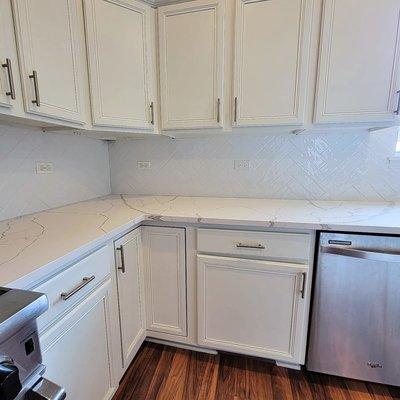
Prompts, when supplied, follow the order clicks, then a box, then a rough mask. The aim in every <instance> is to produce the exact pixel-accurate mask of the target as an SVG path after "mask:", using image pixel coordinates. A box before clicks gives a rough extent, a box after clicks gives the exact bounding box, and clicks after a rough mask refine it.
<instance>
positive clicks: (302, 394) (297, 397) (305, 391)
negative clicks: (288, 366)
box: [288, 370, 314, 400]
mask: <svg viewBox="0 0 400 400" xmlns="http://www.w3.org/2000/svg"><path fill="white" fill-rule="evenodd" d="M288 375H289V380H290V385H291V388H292V395H293V399H294V400H304V399H310V400H311V399H314V397H313V394H312V390H311V386H310V383H309V382H308V381H307V379H306V377H307V376H306V375H305V374H304V373H303V372H301V371H295V370H288Z"/></svg>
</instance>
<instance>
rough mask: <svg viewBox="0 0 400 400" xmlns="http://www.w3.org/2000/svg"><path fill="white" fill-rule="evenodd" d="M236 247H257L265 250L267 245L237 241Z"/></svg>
mask: <svg viewBox="0 0 400 400" xmlns="http://www.w3.org/2000/svg"><path fill="white" fill-rule="evenodd" d="M236 247H237V248H238V249H257V250H264V249H265V246H263V245H262V244H261V243H260V244H245V243H237V244H236Z"/></svg>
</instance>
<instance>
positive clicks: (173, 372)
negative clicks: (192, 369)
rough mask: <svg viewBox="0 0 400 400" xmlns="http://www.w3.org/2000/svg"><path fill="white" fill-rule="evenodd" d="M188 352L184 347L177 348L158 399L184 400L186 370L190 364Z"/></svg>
mask: <svg viewBox="0 0 400 400" xmlns="http://www.w3.org/2000/svg"><path fill="white" fill-rule="evenodd" d="M188 354H189V353H188V352H187V351H185V350H182V349H176V351H175V354H174V357H173V359H172V364H171V369H170V371H169V373H168V376H167V377H166V379H165V380H164V382H163V384H162V386H161V387H160V390H159V392H158V395H157V397H156V399H157V400H181V399H182V400H183V398H184V397H183V394H184V391H185V385H186V380H185V378H186V371H187V369H188V366H189V357H188Z"/></svg>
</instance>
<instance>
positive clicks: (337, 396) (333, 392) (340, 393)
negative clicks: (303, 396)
mask: <svg viewBox="0 0 400 400" xmlns="http://www.w3.org/2000/svg"><path fill="white" fill-rule="evenodd" d="M324 382H325V393H326V394H327V398H328V399H329V400H351V397H350V394H349V391H348V390H347V387H346V384H345V380H344V379H342V378H338V377H335V376H326V377H324Z"/></svg>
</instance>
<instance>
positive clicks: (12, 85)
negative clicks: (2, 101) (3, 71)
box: [1, 58, 16, 100]
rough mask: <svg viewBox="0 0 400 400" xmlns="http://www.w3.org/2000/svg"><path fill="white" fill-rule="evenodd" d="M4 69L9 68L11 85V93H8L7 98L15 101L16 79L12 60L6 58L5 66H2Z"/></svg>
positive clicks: (8, 73) (9, 82)
mask: <svg viewBox="0 0 400 400" xmlns="http://www.w3.org/2000/svg"><path fill="white" fill-rule="evenodd" d="M1 66H2V67H3V68H7V75H8V84H9V85H10V91H9V92H6V95H7V96H11V98H12V99H13V100H15V97H16V96H15V86H14V77H13V71H12V65H11V60H10V59H9V58H6V62H5V64H1Z"/></svg>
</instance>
